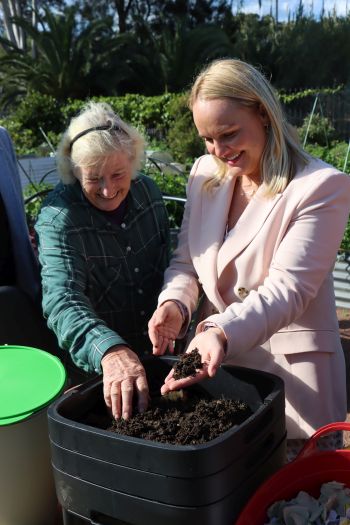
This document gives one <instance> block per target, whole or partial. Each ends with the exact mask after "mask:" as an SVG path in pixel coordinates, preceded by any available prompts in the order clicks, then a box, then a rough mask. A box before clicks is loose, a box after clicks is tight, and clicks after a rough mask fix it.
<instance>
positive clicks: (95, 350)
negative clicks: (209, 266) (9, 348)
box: [35, 175, 170, 373]
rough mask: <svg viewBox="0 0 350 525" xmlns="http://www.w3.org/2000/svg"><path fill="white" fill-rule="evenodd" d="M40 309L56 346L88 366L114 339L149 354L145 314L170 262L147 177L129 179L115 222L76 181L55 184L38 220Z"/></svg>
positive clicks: (97, 362)
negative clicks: (122, 209)
mask: <svg viewBox="0 0 350 525" xmlns="http://www.w3.org/2000/svg"><path fill="white" fill-rule="evenodd" d="M35 229H36V232H37V234H38V247H39V259H40V263H41V267H42V269H41V276H42V290H43V311H44V315H45V317H47V319H48V326H49V327H50V328H51V329H52V330H53V331H54V332H55V334H56V336H57V338H58V342H59V345H60V346H61V347H62V348H63V349H66V350H68V351H69V352H70V355H71V357H72V359H73V361H74V363H75V364H76V365H77V366H78V367H79V368H82V369H83V370H85V371H86V372H89V373H94V372H97V373H100V372H101V358H102V357H103V355H104V353H105V352H106V351H107V350H108V349H109V348H111V347H112V346H114V345H118V344H127V345H128V346H130V347H131V348H132V349H133V350H134V351H135V352H137V353H138V354H139V355H142V354H144V353H148V352H149V351H150V349H151V344H150V341H149V338H148V329H147V325H148V321H149V319H150V317H151V316H152V314H153V311H154V310H155V308H156V305H157V298H158V294H159V292H160V289H161V286H162V283H163V272H164V270H165V268H166V266H167V264H168V262H169V245H170V242H169V227H168V218H167V213H166V210H165V206H164V202H163V199H162V196H161V193H160V191H159V189H158V187H157V186H156V184H155V183H154V182H153V181H152V180H151V179H150V178H148V177H145V176H143V175H139V176H138V177H137V178H136V179H135V180H133V181H132V182H131V188H130V191H129V194H128V196H127V207H126V213H125V215H124V217H123V222H122V223H121V224H120V225H117V224H112V223H111V222H109V220H108V217H107V216H106V214H104V213H103V212H101V211H99V210H97V209H96V208H95V207H94V206H92V205H91V204H90V203H89V201H88V200H87V199H86V198H85V197H84V195H83V192H82V190H81V186H80V183H79V182H76V183H75V184H72V185H63V184H59V185H58V186H57V187H56V188H55V190H54V191H53V192H52V193H50V194H49V196H48V198H47V199H46V201H45V203H44V205H43V207H42V209H41V212H40V215H39V217H38V220H37V223H36V225H35Z"/></svg>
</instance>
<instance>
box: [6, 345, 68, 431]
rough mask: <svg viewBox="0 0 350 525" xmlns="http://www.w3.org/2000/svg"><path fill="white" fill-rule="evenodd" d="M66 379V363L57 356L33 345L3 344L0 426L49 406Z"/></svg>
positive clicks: (15, 421) (14, 421)
mask: <svg viewBox="0 0 350 525" xmlns="http://www.w3.org/2000/svg"><path fill="white" fill-rule="evenodd" d="M65 380H66V371H65V369H64V366H63V365H62V363H61V361H60V360H59V359H58V358H57V357H55V356H54V355H51V354H49V353H48V352H44V351H43V350H39V349H38V348H32V347H30V346H14V345H5V346H0V426H2V425H9V424H10V423H17V422H18V421H21V420H23V419H25V418H27V417H29V416H30V415H31V414H33V413H34V412H37V411H39V410H40V409H41V408H43V407H45V406H46V405H48V404H49V403H50V402H51V401H52V400H53V399H54V398H55V397H57V396H58V395H59V394H60V393H61V391H62V389H63V387H64V383H65Z"/></svg>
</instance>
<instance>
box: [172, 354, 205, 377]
mask: <svg viewBox="0 0 350 525" xmlns="http://www.w3.org/2000/svg"><path fill="white" fill-rule="evenodd" d="M200 368H203V363H202V361H201V356H200V353H199V352H198V348H194V349H193V350H192V352H189V353H186V354H182V355H181V357H180V359H179V360H178V361H177V363H176V364H175V366H174V374H173V377H174V379H181V378H183V377H189V376H193V377H194V376H195V375H196V373H197V371H198V370H199V369H200Z"/></svg>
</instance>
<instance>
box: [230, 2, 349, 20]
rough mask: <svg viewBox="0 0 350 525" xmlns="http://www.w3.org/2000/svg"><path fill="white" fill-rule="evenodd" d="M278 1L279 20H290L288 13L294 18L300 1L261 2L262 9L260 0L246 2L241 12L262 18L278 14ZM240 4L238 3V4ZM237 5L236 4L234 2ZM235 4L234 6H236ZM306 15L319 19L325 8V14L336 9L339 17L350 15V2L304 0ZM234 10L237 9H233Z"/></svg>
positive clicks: (331, 12)
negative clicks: (254, 14) (312, 15)
mask: <svg viewBox="0 0 350 525" xmlns="http://www.w3.org/2000/svg"><path fill="white" fill-rule="evenodd" d="M276 1H277V4H278V20H279V21H281V22H282V21H284V20H288V12H289V13H290V15H291V18H293V14H294V16H295V12H296V11H297V9H298V6H299V0H261V9H260V8H259V1H258V0H244V1H243V7H242V8H241V11H243V12H245V13H257V14H259V15H260V16H263V15H267V14H270V13H271V12H272V14H273V15H274V16H275V14H276ZM238 3H239V2H237V4H238ZM234 4H235V2H234ZM234 4H233V6H234ZM303 6H304V15H305V16H309V15H310V14H311V13H312V12H313V14H314V16H315V18H319V16H320V13H321V12H322V6H324V14H325V16H327V15H328V14H333V12H334V9H335V11H336V14H337V16H346V15H347V14H348V15H350V0H303ZM233 10H235V8H234V7H233Z"/></svg>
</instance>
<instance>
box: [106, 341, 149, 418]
mask: <svg viewBox="0 0 350 525" xmlns="http://www.w3.org/2000/svg"><path fill="white" fill-rule="evenodd" d="M101 365H102V370H103V395H104V399H105V403H106V405H107V407H108V408H109V409H110V410H111V412H112V414H113V417H114V418H115V419H119V418H120V417H123V418H124V419H128V418H129V417H130V416H131V413H132V401H133V395H134V392H135V393H136V395H137V408H138V411H139V412H144V411H145V410H146V408H147V406H148V398H149V396H148V384H147V379H146V372H145V369H144V368H143V366H142V364H141V362H140V360H139V358H138V357H137V355H136V354H135V352H133V351H132V350H131V349H130V348H129V347H127V346H122V345H119V346H117V347H112V348H110V349H109V350H108V352H107V353H106V354H105V355H104V356H103V358H102V361H101Z"/></svg>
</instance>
